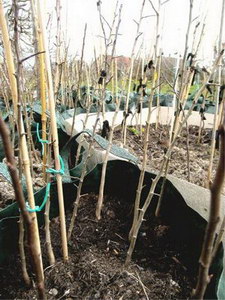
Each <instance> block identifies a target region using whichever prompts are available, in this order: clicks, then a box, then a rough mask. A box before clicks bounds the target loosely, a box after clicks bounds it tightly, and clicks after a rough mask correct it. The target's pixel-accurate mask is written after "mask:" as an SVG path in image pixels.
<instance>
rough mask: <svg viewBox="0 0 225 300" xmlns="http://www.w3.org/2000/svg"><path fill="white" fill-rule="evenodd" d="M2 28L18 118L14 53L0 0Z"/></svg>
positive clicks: (0, 22) (14, 105)
mask: <svg viewBox="0 0 225 300" xmlns="http://www.w3.org/2000/svg"><path fill="white" fill-rule="evenodd" d="M0 29H1V31H2V40H3V45H4V49H5V57H6V65H7V70H8V75H9V82H10V88H11V93H12V99H13V107H14V117H15V119H16V118H17V87H16V77H15V66H14V62H13V54H12V49H11V43H10V38H9V33H8V29H7V23H6V19H5V14H4V10H3V4H2V0H0Z"/></svg>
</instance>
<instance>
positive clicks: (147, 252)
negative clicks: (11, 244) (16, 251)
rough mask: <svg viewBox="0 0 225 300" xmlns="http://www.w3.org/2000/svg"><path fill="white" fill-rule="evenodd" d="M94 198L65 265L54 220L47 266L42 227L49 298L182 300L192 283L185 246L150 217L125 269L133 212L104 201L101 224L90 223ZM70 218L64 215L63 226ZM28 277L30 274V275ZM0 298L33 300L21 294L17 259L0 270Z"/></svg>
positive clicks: (30, 292)
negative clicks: (51, 253) (52, 258)
mask: <svg viewBox="0 0 225 300" xmlns="http://www.w3.org/2000/svg"><path fill="white" fill-rule="evenodd" d="M96 201H97V196H95V195H89V196H84V197H83V198H82V202H81V206H80V209H79V213H78V217H77V220H76V224H75V228H74V231H73V234H72V238H71V240H70V242H69V256H70V259H69V261H68V263H63V262H62V255H61V239H60V234H59V220H58V218H56V219H54V220H52V222H51V235H52V243H53V248H54V253H55V256H56V263H55V264H54V265H52V266H48V259H47V255H46V247H45V243H44V229H43V228H41V230H40V234H41V240H42V249H43V250H42V251H43V261H44V267H45V286H46V293H47V296H48V299H88V300H89V299H90V300H92V299H99V300H100V299H101V300H102V299H105V300H110V299H113V300H116V299H118V300H119V299H121V300H122V299H123V300H125V299H130V300H135V299H141V300H144V299H187V298H189V297H190V294H191V290H192V288H193V286H194V283H195V278H194V276H193V274H192V272H193V270H192V268H189V267H188V266H187V265H184V260H185V259H184V258H185V256H187V255H188V253H187V247H186V245H184V244H182V245H179V247H178V245H176V244H175V243H174V239H173V237H172V234H171V229H170V226H168V224H163V223H158V222H157V221H156V220H155V219H154V217H153V216H151V218H149V219H147V220H146V222H144V225H143V226H142V228H141V232H140V238H139V239H138V243H137V247H136V249H135V253H134V256H133V262H132V263H131V264H130V265H129V266H128V267H124V261H125V257H126V252H127V249H128V245H129V243H128V240H127V236H128V232H129V228H130V226H131V218H132V215H131V211H132V209H133V208H132V207H130V205H128V203H125V202H124V200H123V199H120V200H119V199H112V198H110V197H106V199H105V205H104V208H103V212H102V219H101V220H100V221H99V222H97V221H96V219H95V207H96ZM70 217H71V213H68V215H67V225H69V220H70ZM30 274H32V272H31V271H30ZM0 299H36V291H35V289H34V288H32V289H26V288H25V287H24V283H23V281H22V276H21V268H20V263H19V259H18V258H17V257H14V258H12V260H11V262H10V265H7V268H5V267H1V268H0Z"/></svg>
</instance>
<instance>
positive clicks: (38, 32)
mask: <svg viewBox="0 0 225 300" xmlns="http://www.w3.org/2000/svg"><path fill="white" fill-rule="evenodd" d="M35 4H36V1H35V0H31V7H32V11H33V19H34V24H35V29H36V30H35V32H36V39H37V48H38V51H39V52H44V46H43V36H42V31H41V29H40V24H39V20H38V16H37V9H36V5H35ZM38 58H39V86H40V98H41V124H42V139H43V140H46V139H47V115H46V110H47V100H46V75H45V54H44V53H42V54H40V55H39V56H38ZM43 149H44V151H43V159H42V161H43V177H44V179H45V180H46V172H45V165H46V161H47V152H46V150H47V145H46V144H44V148H43Z"/></svg>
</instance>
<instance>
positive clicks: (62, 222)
mask: <svg viewBox="0 0 225 300" xmlns="http://www.w3.org/2000/svg"><path fill="white" fill-rule="evenodd" d="M44 14H45V10H44V8H43V1H41V0H38V19H39V22H40V28H41V31H42V35H43V46H44V49H45V65H46V73H47V80H48V98H49V109H50V116H51V133H52V140H53V151H54V159H55V169H56V170H60V168H61V166H60V160H59V142H58V130H57V124H56V113H55V99H54V89H53V80H52V70H51V63H50V55H49V50H48V41H47V35H46V29H45V26H44V22H43V15H44ZM56 180H57V190H58V201H59V215H60V228H61V238H62V251H63V258H64V260H65V261H67V260H68V246H67V236H66V222H65V210H64V199H63V187H62V176H61V175H60V174H57V175H56Z"/></svg>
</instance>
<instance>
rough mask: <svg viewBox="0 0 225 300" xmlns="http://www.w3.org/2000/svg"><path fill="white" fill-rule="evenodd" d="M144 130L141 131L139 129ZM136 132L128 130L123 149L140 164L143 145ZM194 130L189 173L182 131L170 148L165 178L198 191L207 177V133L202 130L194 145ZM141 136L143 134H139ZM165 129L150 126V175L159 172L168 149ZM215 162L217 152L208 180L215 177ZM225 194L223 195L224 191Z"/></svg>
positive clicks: (117, 136) (195, 131)
mask: <svg viewBox="0 0 225 300" xmlns="http://www.w3.org/2000/svg"><path fill="white" fill-rule="evenodd" d="M143 129H144V127H143ZM139 132H140V130H139V128H137V130H134V128H128V130H127V144H126V148H127V149H128V150H129V151H130V152H131V153H133V154H135V155H136V156H137V157H138V158H139V161H140V163H141V162H142V160H143V149H144V141H143V139H142V138H141V137H140V135H139ZM198 132H199V127H198V126H189V135H188V139H189V143H188V144H189V146H188V148H189V149H188V150H189V161H190V162H189V170H190V171H189V172H188V165H187V131H186V128H184V129H183V131H182V133H181V136H180V137H179V138H178V139H177V142H176V144H175V146H174V148H173V151H172V155H171V160H170V168H169V172H168V173H169V174H172V175H174V176H176V177H178V178H181V179H184V180H187V181H190V182H192V183H194V184H197V185H199V186H202V187H207V173H208V168H209V159H210V142H211V129H203V130H202V135H201V136H202V138H201V140H200V143H198ZM143 135H144V133H143ZM168 138H169V132H168V126H166V125H159V126H158V129H157V130H155V124H152V125H151V129H150V136H149V146H148V167H149V168H150V170H152V171H158V170H160V167H161V163H162V161H163V155H164V153H165V151H166V150H167V147H168ZM114 141H115V142H116V143H117V144H119V141H121V130H118V131H116V132H115V133H114ZM218 160H219V151H218V150H216V151H215V157H214V164H213V172H212V177H213V176H214V175H215V170H216V166H217V163H218ZM224 193H225V191H224Z"/></svg>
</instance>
